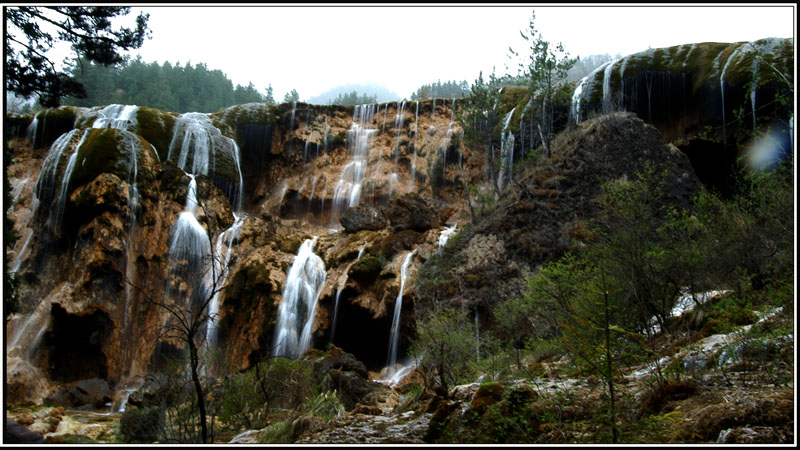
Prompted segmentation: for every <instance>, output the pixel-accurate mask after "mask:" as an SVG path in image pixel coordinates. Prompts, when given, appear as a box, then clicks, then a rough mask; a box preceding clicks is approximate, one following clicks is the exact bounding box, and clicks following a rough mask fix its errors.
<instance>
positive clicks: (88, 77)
mask: <svg viewBox="0 0 800 450" xmlns="http://www.w3.org/2000/svg"><path fill="white" fill-rule="evenodd" d="M71 75H72V76H73V78H74V79H75V80H77V81H78V82H79V83H81V84H82V85H83V86H84V87H85V90H86V97H84V98H79V97H76V96H71V97H66V98H65V99H64V103H65V104H67V105H73V106H85V107H90V106H97V105H107V104H112V103H118V104H126V105H147V106H149V107H152V108H157V109H161V110H164V111H174V112H180V113H183V112H205V113H209V112H215V111H218V110H219V109H221V108H224V107H226V106H231V105H238V104H243V103H251V102H259V103H263V102H269V103H275V100H274V98H272V86H271V85H270V86H269V87H268V88H267V91H266V94H262V93H261V92H259V91H258V89H256V87H255V86H254V85H253V83H250V84H248V85H247V86H242V85H238V84H237V85H236V86H234V85H233V82H232V81H231V80H229V79H228V77H227V76H226V75H225V74H224V73H223V72H222V71H221V70H211V69H209V68H208V67H206V65H205V63H197V64H195V65H191V64H190V63H189V62H186V63H185V64H184V65H180V64H178V63H176V64H174V65H173V64H171V63H170V62H168V61H167V62H164V63H163V64H160V65H159V64H158V63H157V62H151V63H147V62H144V61H142V59H141V57H139V56H137V57H136V58H135V59H132V60H128V61H126V62H124V63H122V64H119V65H113V66H105V65H102V64H97V63H93V62H91V61H88V60H86V59H83V58H80V59H76V60H75V63H74V65H73V68H72V71H71Z"/></svg>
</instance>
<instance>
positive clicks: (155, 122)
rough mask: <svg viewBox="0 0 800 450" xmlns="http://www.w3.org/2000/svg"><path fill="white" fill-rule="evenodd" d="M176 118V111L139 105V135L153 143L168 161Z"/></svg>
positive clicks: (159, 154)
mask: <svg viewBox="0 0 800 450" xmlns="http://www.w3.org/2000/svg"><path fill="white" fill-rule="evenodd" d="M176 119H177V116H176V115H175V114H174V113H168V112H164V111H161V110H158V109H154V108H148V107H146V106H141V107H139V110H138V111H137V113H136V120H137V122H138V124H139V125H138V133H139V135H140V136H142V137H143V138H145V140H147V142H149V143H151V144H153V147H155V148H156V151H157V152H158V157H159V159H161V161H166V159H167V155H168V153H169V144H170V142H172V134H173V130H174V127H175V120H176Z"/></svg>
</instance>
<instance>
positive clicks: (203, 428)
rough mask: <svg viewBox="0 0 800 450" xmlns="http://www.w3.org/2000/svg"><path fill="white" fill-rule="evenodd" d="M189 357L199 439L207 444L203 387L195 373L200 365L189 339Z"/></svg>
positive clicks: (195, 350)
mask: <svg viewBox="0 0 800 450" xmlns="http://www.w3.org/2000/svg"><path fill="white" fill-rule="evenodd" d="M189 357H190V362H191V366H192V382H193V383H194V390H195V392H196V393H197V408H198V410H199V412H200V438H201V442H202V443H203V444H206V443H208V429H207V428H206V403H205V400H204V398H203V386H202V385H201V384H200V377H199V375H198V373H197V368H198V366H199V365H200V359H199V357H198V355H197V347H196V346H195V345H194V341H193V340H192V339H189Z"/></svg>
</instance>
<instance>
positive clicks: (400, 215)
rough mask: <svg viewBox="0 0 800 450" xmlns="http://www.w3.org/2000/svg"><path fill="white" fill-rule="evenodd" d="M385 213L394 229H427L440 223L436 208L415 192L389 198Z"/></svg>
mask: <svg viewBox="0 0 800 450" xmlns="http://www.w3.org/2000/svg"><path fill="white" fill-rule="evenodd" d="M386 215H387V216H388V217H389V221H390V222H391V223H392V229H393V230H394V231H403V230H414V231H427V230H430V229H431V228H434V227H438V226H440V225H441V223H439V214H438V213H437V212H436V210H434V209H433V207H432V206H430V205H429V204H428V203H427V202H426V201H425V199H423V198H422V197H420V196H419V195H417V194H406V195H402V196H400V197H396V198H393V199H391V200H390V201H389V205H388V206H387V207H386Z"/></svg>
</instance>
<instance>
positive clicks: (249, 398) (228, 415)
mask: <svg viewBox="0 0 800 450" xmlns="http://www.w3.org/2000/svg"><path fill="white" fill-rule="evenodd" d="M223 390H224V391H223V394H222V400H221V402H222V404H221V405H220V413H219V419H220V420H221V421H222V422H223V423H224V424H226V425H227V426H228V427H230V428H232V429H234V430H240V429H253V428H260V427H263V426H264V424H265V423H264V422H265V420H266V417H265V412H266V407H265V406H266V402H267V401H266V399H265V398H264V395H263V394H262V393H261V392H260V390H259V384H258V380H257V379H256V376H255V373H254V371H253V370H250V371H247V372H244V373H237V374H233V375H231V376H229V377H227V378H225V381H224V382H223Z"/></svg>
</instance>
